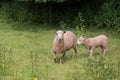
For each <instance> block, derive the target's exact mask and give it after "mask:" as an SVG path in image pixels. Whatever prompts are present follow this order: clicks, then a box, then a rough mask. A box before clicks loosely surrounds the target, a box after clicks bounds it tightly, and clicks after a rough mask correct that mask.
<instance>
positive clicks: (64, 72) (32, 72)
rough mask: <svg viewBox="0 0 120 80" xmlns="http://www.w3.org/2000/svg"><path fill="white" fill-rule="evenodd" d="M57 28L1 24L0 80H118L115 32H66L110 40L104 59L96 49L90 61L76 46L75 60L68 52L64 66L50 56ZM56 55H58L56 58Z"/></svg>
mask: <svg viewBox="0 0 120 80" xmlns="http://www.w3.org/2000/svg"><path fill="white" fill-rule="evenodd" d="M57 29H59V28H56V29H54V28H53V27H52V26H48V25H35V24H26V23H24V24H19V23H13V24H6V23H0V80H105V77H106V80H120V73H119V72H120V71H119V70H120V68H119V67H120V35H119V34H118V33H116V32H113V31H112V30H109V29H105V30H104V29H101V30H87V31H86V32H85V31H81V30H76V29H67V30H70V31H73V32H74V33H75V35H76V36H77V37H79V36H81V35H83V36H85V37H94V36H97V35H99V34H106V35H107V36H108V37H109V44H108V52H107V55H106V57H105V58H101V56H102V54H101V51H100V49H96V50H95V52H94V53H95V54H94V56H93V57H92V61H91V60H90V59H89V56H88V54H87V50H86V49H85V48H84V47H83V46H78V47H77V50H78V57H77V58H75V57H74V51H73V50H72V49H71V50H70V51H68V52H67V54H66V55H65V57H64V63H63V64H59V63H54V62H53V57H52V43H53V39H54V32H55V31H56V30H57ZM59 56H60V55H59V54H57V58H58V59H59ZM101 59H104V60H101ZM100 60H101V61H100ZM100 62H101V63H100ZM91 63H92V64H91ZM88 65H89V66H88ZM94 65H95V66H96V65H98V66H97V67H94ZM92 68H94V69H93V71H92ZM99 68H100V69H102V70H100V69H99ZM87 70H88V71H89V72H87ZM94 70H95V71H96V73H95V71H94ZM100 71H101V72H100ZM103 73H104V74H105V75H104V74H103Z"/></svg>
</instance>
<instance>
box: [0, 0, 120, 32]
mask: <svg viewBox="0 0 120 80" xmlns="http://www.w3.org/2000/svg"><path fill="white" fill-rule="evenodd" d="M119 10H120V1H119V0H74V1H73V0H66V1H64V0H63V2H55V1H54V2H53V1H52V0H51V2H50V1H49V2H36V1H35V0H18V1H17V0H2V1H0V19H1V21H3V22H12V21H18V22H32V23H39V24H45V23H50V24H55V25H56V24H60V25H64V26H65V25H67V26H69V27H78V28H80V29H81V28H96V29H98V28H104V27H107V28H113V29H115V30H117V31H120V11H119Z"/></svg>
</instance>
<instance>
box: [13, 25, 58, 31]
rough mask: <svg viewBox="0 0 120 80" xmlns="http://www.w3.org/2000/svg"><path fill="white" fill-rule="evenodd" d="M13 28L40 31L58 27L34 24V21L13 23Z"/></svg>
mask: <svg viewBox="0 0 120 80" xmlns="http://www.w3.org/2000/svg"><path fill="white" fill-rule="evenodd" d="M11 26H12V27H11V28H12V29H13V30H17V31H29V32H38V31H46V30H47V31H48V30H52V29H56V27H55V26H53V25H50V24H33V23H13V24H11Z"/></svg>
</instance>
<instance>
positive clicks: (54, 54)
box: [53, 52, 56, 62]
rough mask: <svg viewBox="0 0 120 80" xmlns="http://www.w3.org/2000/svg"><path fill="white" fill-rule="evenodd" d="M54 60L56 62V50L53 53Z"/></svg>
mask: <svg viewBox="0 0 120 80" xmlns="http://www.w3.org/2000/svg"><path fill="white" fill-rule="evenodd" d="M53 58H54V62H56V52H54V53H53Z"/></svg>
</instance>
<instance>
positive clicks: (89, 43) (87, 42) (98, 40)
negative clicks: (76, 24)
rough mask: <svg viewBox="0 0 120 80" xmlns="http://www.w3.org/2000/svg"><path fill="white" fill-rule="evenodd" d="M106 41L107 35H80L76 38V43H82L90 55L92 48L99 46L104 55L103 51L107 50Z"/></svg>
mask: <svg viewBox="0 0 120 80" xmlns="http://www.w3.org/2000/svg"><path fill="white" fill-rule="evenodd" d="M107 42H108V37H107V36H105V35H99V36H96V37H93V38H88V39H86V38H83V37H82V36H81V37H80V38H78V40H77V44H78V45H83V46H85V47H86V48H87V49H88V50H89V53H90V57H91V56H92V55H93V50H94V49H95V48H97V47H101V49H102V52H103V55H104V56H105V53H106V51H107Z"/></svg>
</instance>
